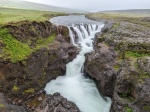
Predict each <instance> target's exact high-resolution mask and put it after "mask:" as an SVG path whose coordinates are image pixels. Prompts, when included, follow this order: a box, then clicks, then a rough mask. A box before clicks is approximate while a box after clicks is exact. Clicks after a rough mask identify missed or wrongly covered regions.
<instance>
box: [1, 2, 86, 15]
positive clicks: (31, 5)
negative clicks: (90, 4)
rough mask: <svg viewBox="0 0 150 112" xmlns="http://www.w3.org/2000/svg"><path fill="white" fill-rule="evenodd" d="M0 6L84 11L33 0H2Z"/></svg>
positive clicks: (74, 11)
mask: <svg viewBox="0 0 150 112" xmlns="http://www.w3.org/2000/svg"><path fill="white" fill-rule="evenodd" d="M0 7H5V8H17V9H30V10H40V11H54V12H66V13H78V12H80V13H81V12H84V11H78V10H73V9H68V8H62V7H55V6H50V5H44V4H38V3H32V2H27V1H21V0H0Z"/></svg>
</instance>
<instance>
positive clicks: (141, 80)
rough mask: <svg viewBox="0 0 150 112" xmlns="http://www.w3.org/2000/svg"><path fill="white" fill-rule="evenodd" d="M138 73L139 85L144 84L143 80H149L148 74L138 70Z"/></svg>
mask: <svg viewBox="0 0 150 112" xmlns="http://www.w3.org/2000/svg"><path fill="white" fill-rule="evenodd" d="M139 73H140V75H139V82H141V83H145V82H144V79H146V78H150V76H149V74H148V73H147V72H144V71H142V70H139Z"/></svg>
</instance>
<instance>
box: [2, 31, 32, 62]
mask: <svg viewBox="0 0 150 112" xmlns="http://www.w3.org/2000/svg"><path fill="white" fill-rule="evenodd" d="M0 40H1V41H2V43H4V44H5V46H4V47H3V48H2V51H3V52H4V54H3V55H1V57H4V59H8V58H9V59H11V61H12V62H13V63H15V62H17V61H21V60H24V59H26V58H27V57H28V56H29V55H30V54H31V52H32V49H30V47H29V46H28V45H27V44H26V43H21V42H20V41H18V40H16V39H15V38H14V37H12V36H11V35H10V34H9V33H8V31H7V29H0Z"/></svg>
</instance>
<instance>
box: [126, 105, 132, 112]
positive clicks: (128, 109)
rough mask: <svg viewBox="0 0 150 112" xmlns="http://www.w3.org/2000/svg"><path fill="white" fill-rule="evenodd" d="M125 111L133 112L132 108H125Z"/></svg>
mask: <svg viewBox="0 0 150 112" xmlns="http://www.w3.org/2000/svg"><path fill="white" fill-rule="evenodd" d="M125 110H126V112H133V110H132V108H130V107H128V106H126V107H125Z"/></svg>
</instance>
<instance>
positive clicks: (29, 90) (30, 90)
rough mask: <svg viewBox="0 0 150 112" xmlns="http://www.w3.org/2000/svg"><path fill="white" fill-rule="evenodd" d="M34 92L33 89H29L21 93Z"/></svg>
mask: <svg viewBox="0 0 150 112" xmlns="http://www.w3.org/2000/svg"><path fill="white" fill-rule="evenodd" d="M34 92H35V90H34V88H29V89H27V90H25V91H24V92H23V94H28V93H34Z"/></svg>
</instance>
